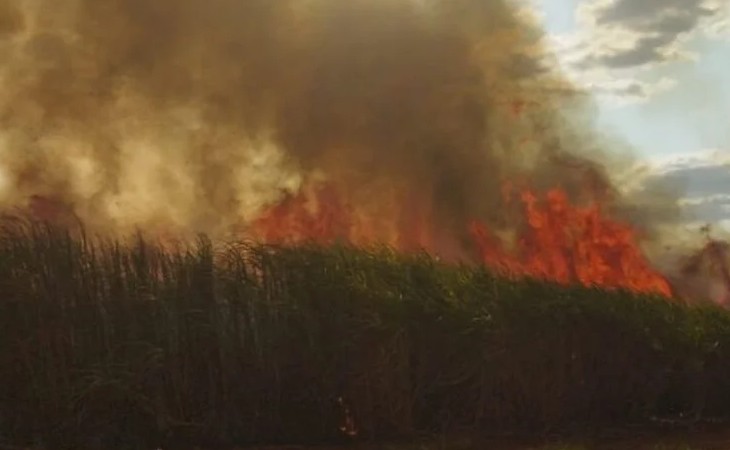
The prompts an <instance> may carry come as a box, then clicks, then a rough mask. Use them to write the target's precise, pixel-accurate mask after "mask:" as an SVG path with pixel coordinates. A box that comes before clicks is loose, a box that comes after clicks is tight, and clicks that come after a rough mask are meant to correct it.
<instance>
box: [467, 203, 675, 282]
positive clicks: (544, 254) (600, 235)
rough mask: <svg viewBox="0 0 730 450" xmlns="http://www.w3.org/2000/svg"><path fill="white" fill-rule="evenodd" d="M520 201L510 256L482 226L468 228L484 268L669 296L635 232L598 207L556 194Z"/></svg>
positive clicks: (664, 279)
mask: <svg viewBox="0 0 730 450" xmlns="http://www.w3.org/2000/svg"><path fill="white" fill-rule="evenodd" d="M520 201H521V203H522V211H523V214H524V217H525V225H524V227H523V229H522V230H520V232H519V235H518V238H517V239H516V249H515V251H513V252H507V251H506V250H505V249H504V246H503V243H502V242H501V241H499V240H497V239H496V238H494V236H493V234H492V233H490V230H489V229H488V228H487V227H486V226H485V225H484V224H481V223H479V222H473V223H472V224H471V226H470V229H471V233H472V236H473V237H474V240H475V242H476V245H477V248H478V249H479V252H480V255H481V258H482V262H484V264H486V265H487V266H489V267H493V268H497V269H501V270H503V271H506V272H507V273H508V274H513V275H522V276H529V277H536V278H543V279H547V280H551V281H555V282H558V283H563V284H569V283H575V282H578V283H581V284H584V285H594V286H600V287H603V288H624V289H629V290H632V291H636V292H646V293H659V294H663V295H666V296H671V295H672V291H671V288H670V286H669V283H668V281H667V280H666V278H665V277H664V276H663V275H661V274H660V273H658V272H657V271H656V270H654V269H653V268H652V267H651V264H650V263H649V261H648V260H647V258H646V257H645V256H644V254H643V252H642V251H641V248H640V247H639V245H638V239H637V236H636V232H635V231H634V229H633V228H632V227H631V226H630V225H628V224H624V223H620V222H617V221H614V220H612V219H610V218H608V217H606V216H604V214H603V212H602V210H601V206H600V205H599V204H597V203H593V204H590V205H587V206H574V205H572V204H571V203H570V200H569V199H568V196H567V194H566V193H565V192H564V191H562V190H560V189H552V190H550V191H549V192H548V193H547V194H546V195H545V196H544V198H540V197H539V196H538V195H537V194H535V193H534V192H532V191H530V190H526V191H523V192H522V193H521V194H520Z"/></svg>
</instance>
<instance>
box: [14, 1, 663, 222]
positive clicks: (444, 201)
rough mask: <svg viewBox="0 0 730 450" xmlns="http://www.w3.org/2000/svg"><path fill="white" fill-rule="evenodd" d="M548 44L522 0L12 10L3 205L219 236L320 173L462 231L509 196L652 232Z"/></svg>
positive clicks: (364, 199)
mask: <svg viewBox="0 0 730 450" xmlns="http://www.w3.org/2000/svg"><path fill="white" fill-rule="evenodd" d="M540 42H541V32H540V30H539V28H538V27H537V26H536V25H535V23H534V21H533V20H531V19H530V17H529V16H527V15H524V14H523V13H522V12H521V10H520V9H519V8H517V7H515V6H514V5H512V4H509V3H507V2H506V0H492V1H486V0H348V1H341V0H276V1H272V0H245V1H241V0H206V1H202V0H157V1H150V0H66V1H63V2H58V1H52V0H0V55H1V56H2V58H3V61H4V65H3V66H2V68H0V203H2V204H3V205H5V206H18V205H21V206H22V205H27V204H28V202H29V201H31V200H32V199H37V198H39V197H41V198H52V199H54V201H56V202H60V203H62V204H63V205H65V206H66V207H67V208H68V209H70V210H72V211H73V213H74V214H75V215H76V216H77V217H79V218H80V219H81V220H82V221H84V222H85V223H87V224H89V225H91V226H98V227H100V228H108V229H113V230H123V229H128V228H130V227H135V226H141V227H154V226H158V225H159V226H165V227H166V226H175V227H179V228H181V229H187V230H193V231H205V232H216V231H220V230H222V229H225V228H227V227H230V226H232V225H236V224H240V223H245V222H246V221H250V220H252V219H253V218H255V217H256V215H257V213H258V212H260V211H261V209H262V208H264V207H265V206H266V205H269V204H271V203H274V202H276V201H277V200H278V199H279V198H280V196H281V195H282V192H284V191H293V190H296V189H297V188H298V187H299V185H300V184H301V183H302V180H303V179H306V178H307V177H308V176H310V175H312V174H314V173H323V174H325V175H326V176H327V177H328V178H329V179H331V180H333V181H334V182H336V183H337V184H338V185H339V186H341V187H343V189H345V190H347V191H348V193H349V196H350V198H351V199H352V201H354V202H358V203H359V204H361V205H363V208H366V207H367V208H370V209H371V211H372V212H374V213H377V210H378V208H379V207H380V206H379V204H380V201H381V200H382V198H384V197H383V195H381V194H382V192H384V191H387V190H388V189H391V190H397V191H404V192H409V193H418V195H420V196H421V197H425V198H427V199H428V202H429V203H430V205H429V208H431V209H432V210H433V211H435V217H436V220H437V221H439V223H437V224H436V226H438V227H445V228H449V229H456V228H459V229H460V231H459V232H461V231H463V225H464V224H465V223H467V221H468V220H470V219H473V218H479V219H481V220H484V221H486V222H488V223H491V224H494V225H499V224H500V223H502V222H504V221H505V220H506V219H505V213H504V211H503V210H502V207H501V206H502V197H501V186H502V183H503V182H504V180H513V181H520V180H523V181H529V182H530V183H531V185H533V186H535V187H537V188H538V189H542V188H547V187H553V186H554V185H555V184H556V182H558V183H559V184H560V185H561V186H562V187H564V188H565V189H566V190H567V191H568V192H569V193H570V194H571V195H572V196H573V197H575V198H576V199H577V200H580V199H581V198H583V199H585V198H594V199H595V198H598V199H602V200H604V201H606V202H607V204H611V205H614V206H615V208H616V210H617V211H619V213H620V214H624V215H626V216H627V217H632V218H633V220H635V221H636V222H641V223H643V224H645V225H646V224H648V223H649V222H648V221H647V220H646V219H647V213H646V211H647V209H646V208H644V209H643V211H644V213H643V214H642V215H639V213H638V212H636V210H633V212H632V210H631V208H629V207H628V206H627V204H626V202H625V201H623V200H621V195H620V194H619V193H618V192H617V190H616V189H615V188H614V187H613V184H612V182H611V180H610V179H609V176H608V175H607V173H608V172H609V171H610V168H611V167H612V166H611V165H610V164H608V163H607V161H608V158H607V156H606V152H605V151H604V149H605V148H606V142H607V141H606V140H605V139H604V137H602V136H599V135H597V133H596V132H595V130H594V127H593V123H592V117H593V110H592V104H591V100H590V98H589V97H587V96H586V95H584V94H583V93H581V92H580V91H579V90H577V89H576V88H575V87H573V86H571V85H570V83H568V82H567V81H566V80H565V79H563V78H562V77H561V76H560V74H557V73H555V72H554V71H550V70H547V69H546V68H545V66H544V61H545V60H546V59H547V58H549V57H550V55H549V54H547V53H546V52H545V50H544V49H543V47H542V46H541V43H540ZM624 162H625V161H624ZM621 211H623V212H621ZM639 218H640V219H639Z"/></svg>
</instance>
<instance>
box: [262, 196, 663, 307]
mask: <svg viewBox="0 0 730 450" xmlns="http://www.w3.org/2000/svg"><path fill="white" fill-rule="evenodd" d="M346 197H347V196H345V195H341V194H340V192H339V191H338V189H337V188H336V187H335V186H333V185H328V184H323V185H309V186H307V188H306V189H304V190H302V191H300V192H299V193H297V194H295V195H292V196H289V197H287V198H286V199H285V200H283V201H282V202H280V203H278V204H276V205H275V206H273V207H271V208H270V209H268V210H267V211H265V212H264V213H263V214H262V216H261V217H260V218H259V219H258V220H257V221H255V223H254V226H253V234H254V235H255V236H257V237H258V238H260V239H261V240H263V241H266V242H271V243H279V244H301V243H303V242H315V243H318V244H324V245H327V244H332V243H334V242H338V241H342V242H346V243H350V244H353V245H357V246H363V245H369V244H374V243H384V244H387V245H390V246H392V247H394V248H395V249H397V250H399V251H402V252H408V251H414V250H420V249H422V250H425V251H428V252H430V253H435V254H438V255H439V256H443V254H444V253H446V256H447V258H450V259H453V258H454V257H455V256H457V255H459V254H460V252H459V251H458V250H457V248H456V242H458V237H457V236H451V235H449V232H448V230H437V229H435V227H433V222H432V217H431V216H430V215H429V211H428V208H424V207H423V204H422V203H419V202H418V201H414V199H413V198H411V199H410V201H405V199H406V198H407V197H400V199H401V202H400V203H398V202H396V204H395V206H396V207H391V208H389V212H388V213H384V210H381V211H380V212H379V214H377V215H368V214H366V213H364V212H362V211H359V210H358V208H357V206H356V205H353V204H352V203H349V202H347V201H345V198H346ZM396 198H397V197H396ZM518 199H519V202H518V204H516V205H513V206H515V207H516V210H517V213H518V216H519V219H520V222H521V225H520V227H519V229H517V230H515V233H516V237H515V238H514V239H513V240H512V241H513V242H509V240H507V239H505V238H500V237H498V234H497V233H495V232H493V230H491V229H490V227H489V226H488V225H487V224H486V223H484V222H482V221H479V220H474V221H472V222H471V223H470V224H464V229H467V230H468V233H469V236H470V244H471V247H472V248H471V249H470V250H471V251H470V253H471V254H472V255H474V254H475V255H476V258H477V260H478V262H480V263H483V264H485V265H486V266H488V267H490V268H492V269H495V270H498V271H500V272H502V273H505V274H507V275H509V276H526V277H535V278H541V279H546V280H550V281H554V282H558V283H561V284H573V283H580V284H584V285H593V286H600V287H603V288H623V289H629V290H632V291H635V292H643V293H658V294H662V295H665V296H671V295H672V290H671V288H670V285H669V283H668V281H667V280H666V278H665V277H664V276H663V275H661V274H660V273H659V272H657V271H656V270H655V269H653V268H652V266H651V264H650V263H649V261H648V259H647V258H646V257H645V255H644V254H643V252H642V250H641V247H640V246H639V240H638V236H637V233H636V231H635V230H634V228H633V227H631V226H630V225H628V224H625V223H621V222H619V221H616V220H613V219H611V218H609V217H607V216H606V215H605V214H604V213H603V211H602V207H601V205H600V204H598V203H597V202H593V203H591V204H588V205H586V206H576V205H573V204H571V201H570V199H569V198H568V195H567V194H566V192H565V191H563V190H561V189H558V188H555V189H552V190H550V191H548V192H547V193H546V194H545V195H539V194H537V193H535V192H533V191H532V190H529V189H525V190H523V191H521V192H520V193H519V194H518ZM510 203H511V202H508V206H509V204H510ZM386 209H387V208H386ZM510 244H512V245H510ZM462 254H463V253H462Z"/></svg>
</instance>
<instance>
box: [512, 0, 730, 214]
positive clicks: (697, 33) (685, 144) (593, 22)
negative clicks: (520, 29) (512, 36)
mask: <svg viewBox="0 0 730 450" xmlns="http://www.w3.org/2000/svg"><path fill="white" fill-rule="evenodd" d="M523 3H527V4H528V6H530V7H531V9H533V10H534V11H535V12H536V13H537V15H538V16H539V20H540V21H541V22H542V24H543V28H544V29H545V30H546V33H547V36H546V39H547V41H548V43H549V45H550V46H551V47H552V49H553V50H554V51H555V54H556V55H557V58H558V61H559V63H560V67H561V68H562V69H563V70H564V71H565V72H566V73H567V75H568V76H569V77H570V78H571V79H573V80H574V81H575V82H576V83H578V84H579V85H581V86H584V87H585V88H587V89H588V90H589V91H591V92H593V94H594V97H595V98H596V100H597V102H598V105H599V111H600V112H599V118H598V122H599V127H601V128H603V129H605V130H608V131H610V132H611V133H613V134H615V135H618V136H620V137H622V138H623V139H625V140H626V141H628V142H629V143H630V144H631V145H632V146H633V148H634V150H635V153H636V154H637V156H638V157H639V158H640V159H641V160H642V161H643V162H644V164H645V165H646V166H647V167H650V168H651V171H648V172H646V173H649V175H648V176H647V182H649V183H650V182H655V181H657V180H658V179H659V178H664V179H668V180H672V181H679V182H680V183H682V185H683V187H684V191H685V192H684V196H685V200H684V202H685V204H686V205H687V212H688V215H689V216H697V217H696V218H697V219H698V220H708V221H713V222H717V223H722V224H724V225H728V226H729V227H730V0H523ZM710 173H711V175H710ZM689 218H690V219H692V218H693V217H689Z"/></svg>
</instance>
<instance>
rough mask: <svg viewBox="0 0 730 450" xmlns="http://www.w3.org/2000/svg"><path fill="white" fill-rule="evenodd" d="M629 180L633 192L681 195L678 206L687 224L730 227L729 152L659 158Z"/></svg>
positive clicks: (643, 164)
mask: <svg viewBox="0 0 730 450" xmlns="http://www.w3.org/2000/svg"><path fill="white" fill-rule="evenodd" d="M630 178H633V180H634V183H633V185H632V186H631V191H633V192H637V193H641V192H652V191H661V190H667V189H671V190H674V191H675V192H679V193H681V195H682V198H681V199H680V200H679V206H680V207H681V211H682V213H683V216H684V217H683V220H684V221H685V223H687V224H692V223H697V222H702V223H713V224H722V223H730V222H729V221H730V151H719V150H708V151H705V152H699V153H693V154H687V155H675V156H671V157H665V158H657V159H654V160H652V161H649V162H645V163H642V165H640V166H638V167H635V168H634V169H633V173H632V174H631V177H630Z"/></svg>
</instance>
